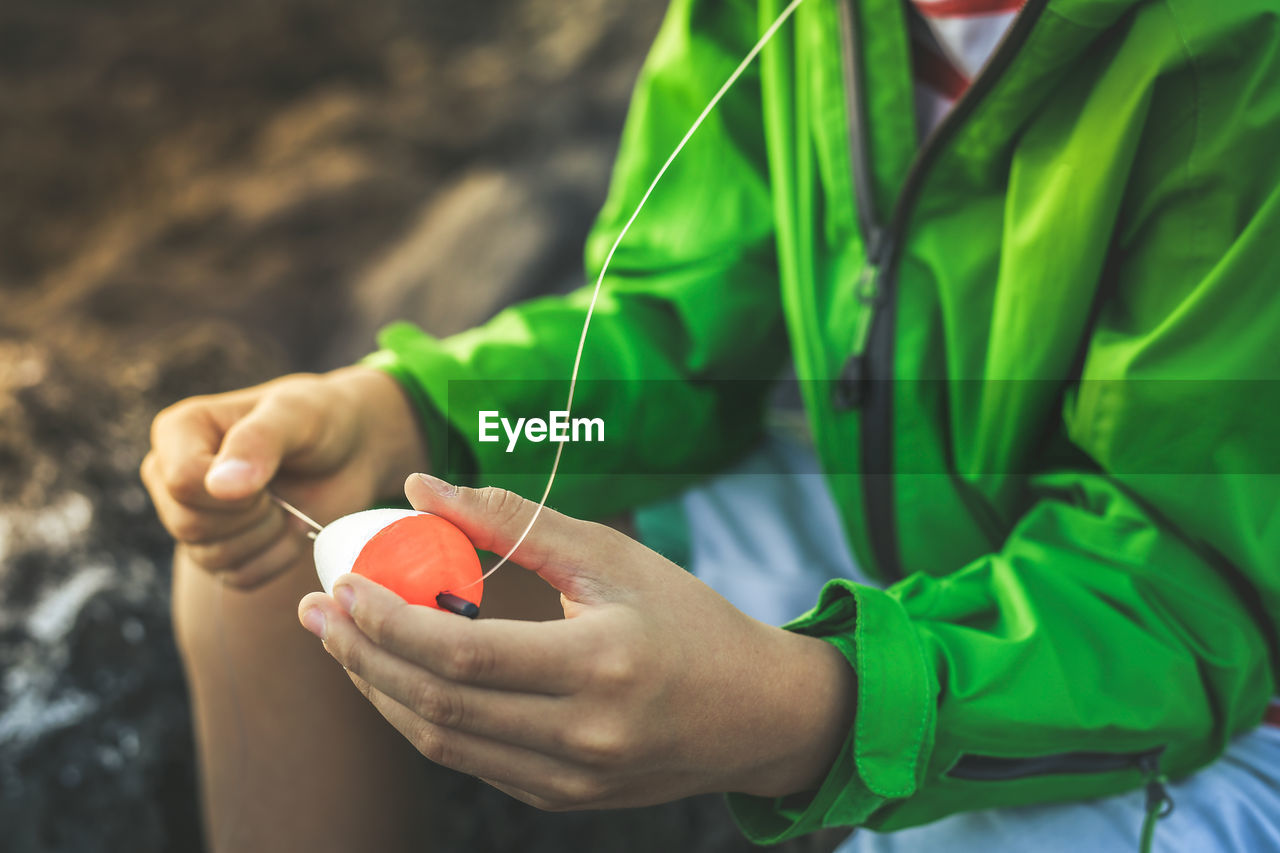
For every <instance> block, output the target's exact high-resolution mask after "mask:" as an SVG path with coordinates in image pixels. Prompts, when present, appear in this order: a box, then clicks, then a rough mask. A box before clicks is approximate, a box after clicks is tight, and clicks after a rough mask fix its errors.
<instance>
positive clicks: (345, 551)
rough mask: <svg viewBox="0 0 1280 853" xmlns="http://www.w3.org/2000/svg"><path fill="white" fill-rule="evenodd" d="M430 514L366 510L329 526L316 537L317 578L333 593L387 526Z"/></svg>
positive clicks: (409, 510)
mask: <svg viewBox="0 0 1280 853" xmlns="http://www.w3.org/2000/svg"><path fill="white" fill-rule="evenodd" d="M430 514H431V513H428V512H418V511H417V510H412V509H367V510H365V511H363V512H353V513H352V514H351V515H344V516H342V518H339V519H338V520H337V521H333V522H331V523H329V524H326V525H325V526H324V528H323V529H322V530H321V531H320V532H319V533H318V534H317V535H316V546H315V557H316V574H317V575H319V576H320V585H321V586H322V587H324V591H325V592H327V593H330V594H332V593H333V582H334V581H336V580H337V579H338V578H339V577H341V576H342V575H345V574H346V573H347V572H349V571H351V567H352V566H353V565H355V562H356V558H357V557H359V556H360V552H361V551H363V550H364V546H365V545H367V544H368V543H369V540H370V539H372V538H373V537H374V536H376V535H378V534H379V533H380V532H382V530H383V529H385V528H386V527H387V526H389V525H392V524H395V523H396V522H397V521H399V520H401V519H402V518H412V517H413V516H415V515H430Z"/></svg>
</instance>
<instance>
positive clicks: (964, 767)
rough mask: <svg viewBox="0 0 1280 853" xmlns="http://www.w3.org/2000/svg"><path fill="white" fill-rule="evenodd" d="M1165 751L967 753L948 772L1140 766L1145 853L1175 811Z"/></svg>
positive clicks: (1023, 774)
mask: <svg viewBox="0 0 1280 853" xmlns="http://www.w3.org/2000/svg"><path fill="white" fill-rule="evenodd" d="M1163 752H1164V747H1163V746H1158V747H1155V748H1154V749H1144V750H1142V751H1140V752H1059V753H1056V754H1053V755H1033V756H1028V757H1024V758H1004V757H1000V756H995V755H973V754H968V753H966V754H964V755H961V756H960V760H959V761H957V762H956V763H955V764H954V765H952V767H951V769H950V770H948V771H947V772H946V773H945V774H944V775H946V776H948V777H950V778H952V779H964V780H968V781H974V782H1006V781H1012V780H1016V779H1027V778H1030V777H1032V776H1052V775H1061V774H1085V773H1117V772H1121V771H1125V770H1137V771H1139V772H1140V773H1141V774H1142V781H1143V785H1144V787H1145V789H1146V805H1145V806H1144V808H1143V812H1144V817H1143V821H1142V828H1141V829H1140V830H1139V840H1138V849H1139V850H1140V851H1141V853H1150V851H1151V846H1152V844H1153V842H1154V838H1155V829H1156V821H1158V820H1160V818H1162V817H1165V816H1167V815H1168V814H1169V813H1170V812H1172V811H1173V799H1172V798H1171V797H1170V796H1169V792H1168V790H1167V789H1166V787H1165V785H1166V783H1167V781H1168V780H1167V779H1166V778H1165V775H1164V774H1163V773H1161V772H1160V755H1161V754H1162V753H1163Z"/></svg>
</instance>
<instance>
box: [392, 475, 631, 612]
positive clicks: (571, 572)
mask: <svg viewBox="0 0 1280 853" xmlns="http://www.w3.org/2000/svg"><path fill="white" fill-rule="evenodd" d="M404 493H405V496H406V497H408V498H409V502H410V503H411V504H413V507H414V509H417V510H420V511H422V512H430V513H434V514H435V515H438V516H440V517H441V518H444V519H446V520H448V521H450V522H452V523H453V524H455V525H457V526H458V528H459V529H460V530H461V531H462V532H463V533H465V534H466V535H467V538H468V539H470V540H471V543H472V544H473V545H475V546H476V547H477V548H480V549H481V550H484V551H492V552H494V553H496V554H506V553H507V551H509V550H511V546H513V545H514V544H515V543H516V541H517V540H518V539H519V538H520V535H521V534H522V533H524V531H525V528H527V527H528V526H529V521H530V520H531V519H532V518H533V516H534V512H535V511H536V510H537V508H538V505H537V504H536V503H534V502H533V501H530V500H526V499H524V498H522V497H520V496H519V495H517V494H516V493H515V492H511V491H507V490H506V489H495V488H492V487H490V488H483V489H469V488H466V487H463V486H455V485H451V484H449V483H446V482H445V481H444V480H441V479H439V478H438V477H432V476H431V475H430V474H413V475H411V476H410V477H409V479H408V480H407V481H405V486H404ZM627 542H630V540H628V539H627V538H626V537H624V536H623V535H622V534H621V533H618V532H617V531H616V530H613V529H612V528H610V527H605V526H604V525H602V524H595V523H593V522H590V521H580V520H579V519H576V518H570V517H569V516H567V515H563V514H561V513H558V512H556V511H555V510H553V509H548V508H546V507H544V508H543V509H542V511H541V513H539V515H538V518H537V521H536V522H535V523H534V525H533V527H532V529H530V530H529V534H528V536H526V537H525V539H524V541H523V542H521V543H520V547H519V548H517V549H516V551H515V553H514V554H512V555H511V559H512V560H513V561H514V562H516V563H519V564H520V565H521V566H524V567H525V568H527V569H530V570H532V571H534V572H537V573H538V575H540V576H541V577H542V579H543V580H545V581H546V582H547V583H549V584H551V585H552V586H553V587H555V588H556V589H558V590H559V591H560V592H561V593H562V594H563V595H564V596H565V597H566V598H568V599H569V600H571V601H575V602H578V603H580V604H599V603H604V602H605V601H609V600H611V599H613V598H615V597H616V596H617V594H618V592H619V591H620V583H619V580H620V579H619V578H617V577H616V574H617V572H618V569H617V568H616V567H617V566H620V565H622V564H623V562H624V561H623V560H621V559H619V554H618V551H619V550H620V548H622V547H625V543H627Z"/></svg>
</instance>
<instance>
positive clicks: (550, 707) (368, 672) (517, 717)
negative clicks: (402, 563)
mask: <svg viewBox="0 0 1280 853" xmlns="http://www.w3.org/2000/svg"><path fill="white" fill-rule="evenodd" d="M333 611H334V612H331V613H328V614H327V615H326V617H325V620H326V625H327V628H326V629H325V631H324V641H325V643H324V645H325V649H326V650H327V651H328V652H329V654H331V655H333V657H334V658H335V659H336V660H337V661H338V662H339V663H341V664H342V665H343V667H344V668H345V669H347V671H348V672H350V673H352V674H354V675H357V676H359V677H360V678H362V679H364V680H365V681H366V682H368V683H370V684H373V685H375V686H376V687H377V689H378V690H379V691H380V692H382V693H384V694H386V695H387V696H389V697H391V698H392V699H394V700H396V701H397V702H398V703H400V704H401V705H403V706H405V707H406V708H408V709H409V710H411V711H413V712H414V713H415V714H417V715H418V716H419V717H422V718H423V719H425V720H426V721H428V722H430V723H432V724H434V725H437V726H442V727H444V728H448V729H454V730H456V731H462V732H468V733H470V734H474V735H478V736H481V737H484V738H488V739H490V740H496V741H501V742H503V743H508V744H513V745H518V746H523V747H526V748H529V749H533V750H535V751H537V752H541V753H543V754H546V755H556V756H566V755H569V753H572V752H574V751H575V747H576V746H577V745H576V744H574V743H566V739H565V738H564V736H563V735H562V734H561V732H560V729H559V725H560V723H561V722H562V719H563V708H564V703H563V700H562V699H560V698H558V697H551V696H544V695H539V694H531V693H521V692H509V691H506V690H494V689H490V688H485V687H475V686H473V685H469V684H465V683H460V682H455V681H450V680H448V679H445V678H441V677H439V676H437V675H435V674H434V673H432V672H430V671H429V670H426V669H424V668H423V667H421V666H419V665H417V664H415V663H413V662H411V661H408V660H405V659H404V658H401V657H399V656H397V655H395V654H392V653H391V652H390V651H387V650H386V649H383V648H381V647H379V646H378V645H376V644H375V643H373V642H372V641H371V640H370V639H369V638H368V637H366V636H365V635H364V634H363V633H362V632H361V631H360V629H359V628H357V627H356V626H355V624H354V623H353V622H352V621H351V620H350V618H347V617H344V615H343V614H342V613H341V612H340V611H339V610H338V608H333ZM581 757H582V758H588V757H589V756H588V755H587V752H586V750H583V751H582V755H581Z"/></svg>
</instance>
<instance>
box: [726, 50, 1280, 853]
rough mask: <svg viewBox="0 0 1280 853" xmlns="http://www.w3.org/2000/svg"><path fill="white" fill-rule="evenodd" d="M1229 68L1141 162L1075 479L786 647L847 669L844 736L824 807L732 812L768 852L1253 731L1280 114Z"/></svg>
mask: <svg viewBox="0 0 1280 853" xmlns="http://www.w3.org/2000/svg"><path fill="white" fill-rule="evenodd" d="M1267 38H1268V39H1274V36H1272V35H1268V36H1267ZM1268 43H1274V42H1273V41H1271V42H1268ZM1233 67H1240V68H1243V67H1251V66H1247V65H1241V66H1233ZM1272 67H1273V68H1274V66H1272ZM1224 68H1225V66H1224V67H1215V70H1214V72H1213V73H1212V74H1208V73H1206V74H1204V75H1203V76H1202V77H1200V78H1199V83H1200V86H1201V92H1200V98H1199V100H1198V102H1197V103H1198V112H1194V113H1193V115H1195V121H1194V124H1188V127H1194V134H1195V136H1194V138H1195V142H1194V147H1191V148H1179V150H1178V153H1177V156H1176V158H1175V157H1172V155H1169V156H1168V157H1165V156H1164V155H1161V156H1156V153H1158V152H1155V153H1153V151H1152V150H1141V149H1140V150H1139V158H1140V161H1139V162H1140V163H1142V164H1143V165H1142V168H1144V169H1145V170H1147V172H1148V173H1150V174H1154V175H1156V177H1154V178H1152V180H1151V181H1150V182H1146V181H1145V179H1144V184H1143V186H1142V187H1141V193H1140V195H1139V196H1136V197H1131V200H1130V202H1129V207H1128V210H1127V215H1126V216H1125V217H1124V219H1123V220H1122V225H1121V227H1119V228H1117V231H1116V235H1115V243H1114V245H1113V247H1112V252H1111V255H1110V261H1109V264H1108V267H1107V269H1106V271H1105V276H1106V277H1107V279H1108V287H1107V290H1106V291H1105V293H1106V294H1107V295H1106V298H1105V299H1104V300H1102V301H1101V303H1100V304H1099V305H1098V308H1097V313H1096V316H1095V320H1094V322H1093V325H1092V329H1091V332H1090V334H1089V337H1088V339H1087V341H1086V342H1085V344H1084V347H1083V351H1082V367H1081V371H1082V375H1081V377H1080V379H1079V381H1078V382H1077V383H1076V384H1075V385H1074V387H1073V388H1072V390H1071V391H1070V392H1069V393H1068V394H1067V395H1066V398H1065V401H1064V403H1063V408H1062V420H1061V422H1060V424H1059V426H1060V434H1061V435H1062V436H1064V439H1063V440H1064V442H1066V441H1069V443H1070V446H1071V450H1072V453H1073V454H1074V456H1075V458H1076V461H1072V462H1070V463H1067V462H1063V463H1062V465H1063V467H1060V468H1057V469H1053V470H1042V471H1040V472H1038V473H1036V474H1035V475H1034V476H1029V477H1027V478H1026V487H1027V492H1026V497H1025V500H1024V501H1023V502H1022V504H1021V506H1022V509H1021V510H1020V511H1019V512H1018V514H1017V515H1016V518H1015V523H1014V524H1013V525H1012V527H1011V529H1010V530H1009V531H1008V533H1007V534H1006V537H1005V538H1004V539H1003V542H1002V543H1001V545H1000V546H999V547H998V548H996V549H993V552H992V553H989V554H986V555H983V556H981V557H979V558H977V559H975V560H973V561H972V562H969V563H968V564H967V565H963V566H957V567H955V569H954V570H952V569H951V567H947V566H942V567H936V568H933V569H931V570H930V571H929V572H928V573H927V574H926V573H917V574H914V575H912V576H910V577H908V578H907V579H905V580H904V581H902V582H900V583H898V584H896V585H895V586H893V587H891V588H889V589H888V590H883V591H882V590H878V589H873V588H870V587H866V586H860V585H858V584H855V583H852V582H848V581H843V580H840V581H833V582H832V583H830V584H828V585H827V587H826V588H825V589H824V591H823V593H822V595H821V597H820V600H819V602H818V604H817V606H816V608H815V609H814V610H812V611H811V612H810V613H808V614H806V615H805V616H803V617H801V618H800V619H799V620H797V621H796V622H794V623H793V624H792V625H790V626H789V627H790V628H791V629H792V630H796V631H800V632H804V633H807V634H811V635H815V636H820V637H824V638H826V639H828V641H830V642H831V643H833V644H834V645H836V646H837V647H838V648H839V649H840V650H841V651H842V652H843V653H844V654H845V656H846V657H847V658H848V660H849V662H850V664H851V666H852V667H853V668H854V670H855V672H856V675H857V679H858V700H857V707H856V718H855V720H854V721H853V726H852V728H851V730H850V732H849V735H848V738H847V740H846V742H845V744H844V747H843V748H842V750H841V751H840V752H839V754H838V755H837V756H836V758H835V762H834V764H833V766H832V768H831V770H830V772H829V774H828V776H827V777H826V779H825V781H824V782H823V783H822V784H821V786H820V787H819V789H818V790H816V791H810V792H806V793H803V794H798V795H795V796H793V797H789V798H783V799H777V800H765V799H760V798H753V797H747V796H744V795H736V794H735V795H731V797H730V802H731V806H732V808H733V810H734V814H735V816H736V818H737V820H738V821H739V823H740V825H741V826H742V828H743V829H744V830H745V831H746V833H747V834H748V835H749V836H750V837H752V838H753V839H754V840H756V841H758V842H772V841H778V840H781V839H784V838H787V837H790V836H793V835H796V834H800V833H803V832H808V831H812V830H815V829H818V828H820V827H823V826H857V825H865V826H870V827H873V828H877V829H896V828H901V827H906V826H911V825H917V824H921V823H925V822H929V821H932V820H935V819H937V818H940V817H943V816H945V815H948V814H952V813H955V812H960V811H970V810H977V809H985V808H993V807H1004V806H1016V805H1025V804H1032V803H1045V802H1052V801H1066V800H1088V799H1093V798H1097V797H1102V796H1107V795H1111V794H1116V793H1120V792H1123V791H1126V790H1132V789H1134V788H1137V787H1139V786H1140V785H1141V784H1143V782H1144V781H1146V780H1149V779H1151V778H1153V777H1154V776H1155V775H1156V774H1157V773H1167V774H1169V775H1170V776H1173V777H1175V778H1176V777H1179V776H1183V775H1186V774H1189V773H1191V772H1192V771H1194V770H1196V769H1198V768H1200V767H1202V766H1204V765H1206V764H1208V763H1209V762H1211V761H1213V760H1214V759H1215V758H1216V757H1217V756H1219V755H1220V754H1221V752H1222V751H1223V749H1224V748H1225V745H1226V744H1227V742H1228V740H1229V739H1230V738H1231V737H1232V736H1233V735H1235V734H1237V733H1239V732H1241V731H1242V730H1245V729H1247V728H1250V727H1252V726H1255V725H1257V724H1258V723H1259V721H1260V720H1261V718H1262V716H1263V714H1264V712H1265V708H1266V706H1267V703H1268V700H1269V698H1270V697H1271V696H1272V695H1273V694H1274V693H1275V690H1276V670H1275V667H1276V666H1277V656H1276V642H1277V634H1276V627H1275V622H1276V619H1277V616H1278V615H1280V440H1277V427H1278V425H1280V347H1277V343H1276V342H1277V341H1280V301H1278V300H1277V299H1276V298H1275V282H1276V281H1277V280H1280V254H1278V253H1277V252H1276V250H1275V241H1274V235H1275V234H1278V233H1280V167H1278V166H1277V163H1276V161H1275V158H1274V157H1272V156H1271V155H1270V154H1269V153H1268V152H1271V151H1274V150H1275V146H1276V144H1277V141H1278V140H1280V98H1277V96H1276V93H1275V91H1274V90H1273V89H1268V90H1267V93H1266V94H1265V95H1263V94H1262V93H1261V92H1260V91H1259V90H1255V89H1252V88H1250V87H1248V86H1243V85H1240V84H1239V78H1235V82H1233V78H1232V76H1231V75H1230V74H1227V73H1226V72H1225V70H1224ZM1250 73H1261V72H1260V71H1256V70H1255V71H1253V72H1250ZM1165 144H1168V139H1167V138H1165V139H1154V140H1152V142H1151V145H1152V146H1158V145H1165ZM1188 152H1190V153H1188ZM1165 161H1169V162H1172V163H1173V164H1174V165H1175V166H1176V168H1168V169H1160V168H1158V167H1160V166H1161V165H1166V166H1167V165H1169V162H1165ZM1046 322H1050V321H1049V320H1046ZM1134 832H1135V839H1136V837H1137V826H1135V827H1134Z"/></svg>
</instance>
